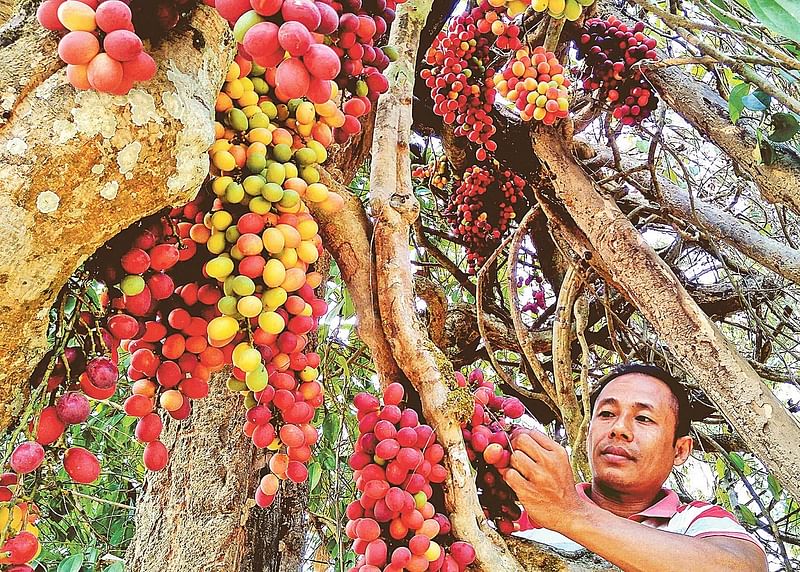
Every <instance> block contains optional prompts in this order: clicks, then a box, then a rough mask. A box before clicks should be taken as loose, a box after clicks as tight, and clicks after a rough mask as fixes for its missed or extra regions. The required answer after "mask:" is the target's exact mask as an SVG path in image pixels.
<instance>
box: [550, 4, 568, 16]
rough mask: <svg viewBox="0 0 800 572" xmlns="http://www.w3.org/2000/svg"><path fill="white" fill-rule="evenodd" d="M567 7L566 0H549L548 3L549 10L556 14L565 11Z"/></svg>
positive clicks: (558, 14)
mask: <svg viewBox="0 0 800 572" xmlns="http://www.w3.org/2000/svg"><path fill="white" fill-rule="evenodd" d="M565 7H566V0H549V2H548V4H547V10H548V11H549V12H550V14H554V15H556V16H560V15H561V14H562V13H563V12H564V8H565Z"/></svg>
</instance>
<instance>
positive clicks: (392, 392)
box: [350, 99, 405, 405]
mask: <svg viewBox="0 0 800 572" xmlns="http://www.w3.org/2000/svg"><path fill="white" fill-rule="evenodd" d="M350 101H358V100H354V99H351V100H350ZM404 395H405V390H404V389H403V386H402V384H400V383H397V382H394V383H390V384H389V385H388V386H387V387H386V390H385V391H384V392H383V402H384V403H385V404H386V405H400V402H401V401H403V396H404Z"/></svg>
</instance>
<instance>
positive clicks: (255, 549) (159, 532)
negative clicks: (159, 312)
mask: <svg viewBox="0 0 800 572" xmlns="http://www.w3.org/2000/svg"><path fill="white" fill-rule="evenodd" d="M228 375H229V372H228V371H227V370H223V371H221V372H218V373H216V374H214V376H213V377H212V380H211V384H210V385H211V387H210V392H209V396H208V397H207V398H205V399H202V400H199V401H196V402H195V403H194V406H193V411H192V415H190V416H189V417H188V418H187V419H186V420H184V421H181V422H175V421H173V420H170V421H169V422H167V423H165V428H164V434H163V437H162V440H163V442H164V444H165V445H166V446H167V448H168V449H169V451H170V462H169V464H168V465H167V467H166V468H165V469H164V470H163V471H161V472H159V473H149V474H148V475H147V479H146V484H145V486H146V490H145V492H144V494H143V495H142V497H141V498H140V499H139V501H138V502H137V505H136V534H135V535H134V538H133V540H132V542H131V544H130V547H129V549H128V554H127V566H128V568H129V569H130V570H136V571H137V572H150V571H153V572H155V571H159V572H183V571H185V570H187V569H190V568H194V569H197V570H202V571H203V572H297V571H299V570H300V564H301V558H302V555H303V545H304V539H305V533H306V522H305V506H306V502H307V499H308V491H307V488H306V487H305V486H284V487H282V488H281V491H280V493H279V495H278V496H277V497H276V499H275V503H274V504H273V505H272V507H270V508H268V509H262V508H259V507H257V506H255V501H253V500H252V493H253V491H254V490H255V487H256V486H257V484H258V481H259V479H260V469H261V468H262V467H264V466H265V460H264V453H263V452H259V451H258V450H257V449H256V448H255V447H254V446H253V444H252V442H251V441H250V440H249V439H247V438H246V437H245V436H244V434H243V433H242V427H243V425H244V420H245V419H244V415H243V412H242V405H241V399H239V398H237V397H236V396H234V395H232V394H231V393H230V392H229V391H228V389H227V388H226V387H225V380H226V379H227V377H228ZM286 484H291V483H285V485H286Z"/></svg>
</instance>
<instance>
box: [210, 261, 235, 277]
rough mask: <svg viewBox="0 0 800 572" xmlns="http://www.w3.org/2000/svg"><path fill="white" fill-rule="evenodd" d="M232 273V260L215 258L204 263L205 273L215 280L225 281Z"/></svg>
mask: <svg viewBox="0 0 800 572" xmlns="http://www.w3.org/2000/svg"><path fill="white" fill-rule="evenodd" d="M231 272H233V260H231V259H230V258H225V257H222V256H217V257H216V258H212V259H211V260H209V261H208V262H206V273H207V274H208V275H209V276H211V277H212V278H216V279H217V280H225V278H227V277H228V276H229V275H230V273H231Z"/></svg>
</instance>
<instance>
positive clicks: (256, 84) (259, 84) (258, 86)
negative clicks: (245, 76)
mask: <svg viewBox="0 0 800 572" xmlns="http://www.w3.org/2000/svg"><path fill="white" fill-rule="evenodd" d="M254 65H255V64H254ZM250 81H252V82H253V90H254V91H255V92H256V93H257V94H258V95H266V94H268V93H269V85H268V84H267V82H265V81H264V80H263V78H260V77H253V78H250Z"/></svg>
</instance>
